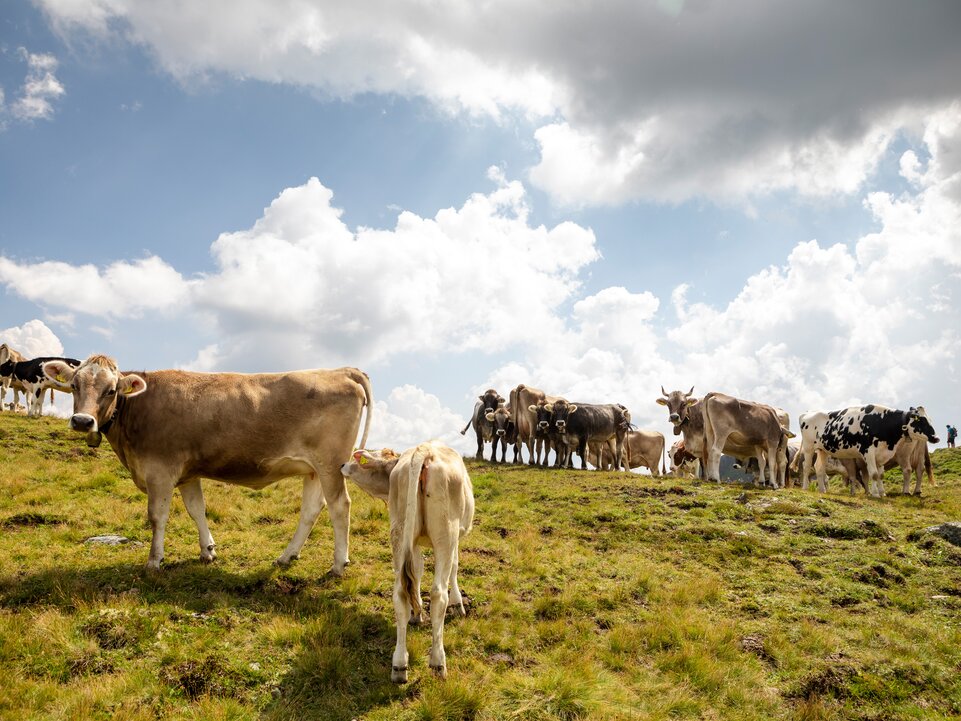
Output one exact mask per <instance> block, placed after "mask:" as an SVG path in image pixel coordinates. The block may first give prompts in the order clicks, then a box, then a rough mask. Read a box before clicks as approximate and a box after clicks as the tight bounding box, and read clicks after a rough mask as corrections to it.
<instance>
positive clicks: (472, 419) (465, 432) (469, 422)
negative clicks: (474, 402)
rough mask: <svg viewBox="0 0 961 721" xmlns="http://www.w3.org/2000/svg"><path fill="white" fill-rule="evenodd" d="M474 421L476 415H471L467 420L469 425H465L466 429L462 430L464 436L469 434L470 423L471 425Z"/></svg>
mask: <svg viewBox="0 0 961 721" xmlns="http://www.w3.org/2000/svg"><path fill="white" fill-rule="evenodd" d="M473 422H474V416H471V417H470V420H469V421H467V425H466V426H464V430H462V431H461V432H460V434H461V435H462V436H466V435H467V429H468V428H470V425H471V423H473Z"/></svg>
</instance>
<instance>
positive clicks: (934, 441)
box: [931, 436, 941, 443]
mask: <svg viewBox="0 0 961 721" xmlns="http://www.w3.org/2000/svg"><path fill="white" fill-rule="evenodd" d="M931 442H932V443H940V442H941V439H940V438H938V437H937V436H935V437H934V438H932V439H931Z"/></svg>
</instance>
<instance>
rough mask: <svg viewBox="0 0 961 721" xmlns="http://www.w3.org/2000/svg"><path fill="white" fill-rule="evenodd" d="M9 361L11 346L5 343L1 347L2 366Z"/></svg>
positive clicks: (0, 360) (0, 362)
mask: <svg viewBox="0 0 961 721" xmlns="http://www.w3.org/2000/svg"><path fill="white" fill-rule="evenodd" d="M8 360H10V346H8V345H7V344H6V343H4V344H3V345H0V365H3V364H4V363H6V362H7V361H8Z"/></svg>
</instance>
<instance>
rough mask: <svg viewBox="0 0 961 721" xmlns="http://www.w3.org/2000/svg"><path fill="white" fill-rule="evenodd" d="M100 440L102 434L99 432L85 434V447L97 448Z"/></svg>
mask: <svg viewBox="0 0 961 721" xmlns="http://www.w3.org/2000/svg"><path fill="white" fill-rule="evenodd" d="M102 440H103V434H102V433H101V432H100V431H91V432H90V433H88V434H87V445H88V446H90V448H97V447H98V446H99V445H100V442H101V441H102Z"/></svg>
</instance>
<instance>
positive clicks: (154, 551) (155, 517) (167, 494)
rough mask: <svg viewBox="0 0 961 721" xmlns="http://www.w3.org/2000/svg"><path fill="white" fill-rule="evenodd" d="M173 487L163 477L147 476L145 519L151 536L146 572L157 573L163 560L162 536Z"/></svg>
mask: <svg viewBox="0 0 961 721" xmlns="http://www.w3.org/2000/svg"><path fill="white" fill-rule="evenodd" d="M173 487H174V484H173V481H172V480H169V479H168V478H167V477H165V476H161V477H159V478H158V477H156V476H153V477H151V476H149V475H148V476H147V479H146V488H147V518H148V519H149V520H150V530H151V531H152V534H153V535H152V537H151V539H150V556H149V557H148V558H147V570H148V571H159V570H160V563H161V562H162V561H163V559H164V535H165V534H166V531H167V519H168V518H169V517H170V500H171V498H172V497H173Z"/></svg>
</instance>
